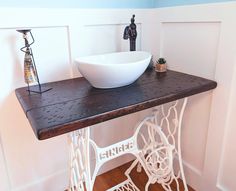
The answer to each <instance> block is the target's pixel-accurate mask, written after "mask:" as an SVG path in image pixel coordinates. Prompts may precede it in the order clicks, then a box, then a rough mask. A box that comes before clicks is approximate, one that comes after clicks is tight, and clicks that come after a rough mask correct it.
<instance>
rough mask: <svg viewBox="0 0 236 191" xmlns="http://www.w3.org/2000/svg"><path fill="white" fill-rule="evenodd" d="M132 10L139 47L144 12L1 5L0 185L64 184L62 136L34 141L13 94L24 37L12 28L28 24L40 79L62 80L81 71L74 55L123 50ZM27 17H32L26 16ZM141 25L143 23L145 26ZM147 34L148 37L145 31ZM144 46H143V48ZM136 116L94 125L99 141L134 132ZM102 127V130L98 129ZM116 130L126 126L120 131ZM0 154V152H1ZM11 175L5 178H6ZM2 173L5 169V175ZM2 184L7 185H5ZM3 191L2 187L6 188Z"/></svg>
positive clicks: (51, 187)
mask: <svg viewBox="0 0 236 191" xmlns="http://www.w3.org/2000/svg"><path fill="white" fill-rule="evenodd" d="M132 14H136V23H137V27H138V38H137V49H138V50H140V49H143V48H142V47H141V45H142V44H144V45H145V38H143V31H142V27H143V26H144V27H145V26H147V25H148V24H147V23H148V21H147V22H146V20H147V18H148V17H147V15H149V13H148V10H82V9H64V10H63V9H62V10H60V9H1V10H0V17H1V18H8V19H7V20H6V21H5V22H1V23H0V42H1V46H2V47H3V48H2V49H1V52H0V57H1V60H0V83H1V90H2V91H1V92H0V103H1V105H0V132H1V137H2V142H1V144H2V145H1V146H2V147H0V151H1V148H3V149H4V154H5V156H4V157H5V158H6V165H7V168H6V169H8V170H5V165H4V163H2V162H1V165H3V167H4V169H3V170H4V173H3V174H2V173H1V174H0V175H1V177H0V180H1V181H2V180H4V183H2V182H1V186H2V187H3V186H4V189H5V188H7V186H8V185H10V188H9V190H19V191H28V190H37V191H40V190H42V191H43V190H65V189H66V187H67V185H68V174H67V166H68V148H67V140H66V135H64V136H59V137H56V138H53V139H50V140H46V141H37V139H36V137H35V135H34V133H33V131H32V130H31V127H30V125H29V123H28V121H27V118H26V117H25V115H24V113H23V112H22V109H21V107H20V104H19V103H18V101H17V99H16V96H15V94H14V89H15V88H17V87H20V86H24V85H25V84H24V81H23V71H22V70H23V62H22V61H23V57H24V54H23V53H22V52H20V50H19V49H20V47H22V46H23V45H24V41H23V39H22V35H21V34H19V33H17V32H16V31H15V30H16V28H22V27H24V28H32V29H33V30H32V33H33V35H34V38H35V44H33V45H32V49H33V52H34V56H35V60H36V65H37V68H38V73H39V76H40V80H41V82H49V81H56V80H62V79H66V78H71V77H76V76H79V75H80V74H79V73H78V71H77V67H76V65H75V64H74V62H73V60H74V59H75V58H76V57H78V56H85V55H91V54H99V53H105V52H114V51H125V50H128V49H129V42H128V41H124V40H123V39H122V37H123V30H124V27H125V25H128V24H129V22H130V18H131V17H132ZM29 16H30V17H29ZM143 23H144V24H143ZM145 36H147V35H145ZM146 47H147V46H146ZM138 120H139V114H134V115H128V116H125V117H123V118H122V119H115V120H111V121H108V122H106V123H102V124H99V125H97V126H94V127H92V129H93V130H92V136H93V137H94V139H95V140H96V141H97V142H98V145H100V146H102V145H107V144H110V143H112V142H114V141H117V140H120V139H122V138H123V137H128V136H129V134H130V133H132V131H133V128H134V127H135V125H136V123H137V121H138ZM101 126H102V128H101ZM120 128H122V129H126V130H125V131H123V130H122V131H120ZM1 154H2V152H1ZM130 159H131V157H130V156H124V157H123V158H119V160H116V161H112V162H111V163H109V164H108V165H107V166H105V168H103V169H102V172H104V171H106V170H109V169H111V168H114V167H116V166H117V165H120V164H123V163H125V162H127V161H128V160H130ZM7 171H8V174H9V179H10V180H9V181H5V180H8V177H7ZM5 172H6V173H5ZM5 183H6V186H5ZM4 191H5V190H4Z"/></svg>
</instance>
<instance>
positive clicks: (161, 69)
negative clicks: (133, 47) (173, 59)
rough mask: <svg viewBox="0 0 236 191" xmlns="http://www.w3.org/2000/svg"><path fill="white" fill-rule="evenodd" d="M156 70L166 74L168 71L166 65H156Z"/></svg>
mask: <svg viewBox="0 0 236 191" xmlns="http://www.w3.org/2000/svg"><path fill="white" fill-rule="evenodd" d="M155 70H156V72H166V70H167V67H166V64H156V66H155Z"/></svg>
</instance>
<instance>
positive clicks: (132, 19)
mask: <svg viewBox="0 0 236 191" xmlns="http://www.w3.org/2000/svg"><path fill="white" fill-rule="evenodd" d="M134 18H135V15H133V16H132V18H131V23H134V21H135V19H134Z"/></svg>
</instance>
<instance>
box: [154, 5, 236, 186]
mask: <svg viewBox="0 0 236 191" xmlns="http://www.w3.org/2000/svg"><path fill="white" fill-rule="evenodd" d="M235 8H236V4H235V3H223V4H208V5H195V6H179V7H171V8H162V9H158V10H157V12H156V30H157V31H158V33H157V34H158V35H157V36H156V37H155V38H156V42H158V43H157V46H153V49H152V52H154V53H156V54H157V55H158V56H163V57H166V58H167V62H168V64H169V68H171V69H175V70H179V71H183V72H188V73H191V74H195V75H199V76H202V77H207V78H211V79H215V80H216V81H217V82H218V87H217V89H216V90H215V91H214V93H213V96H211V94H210V93H205V94H201V95H198V96H194V97H192V98H191V99H190V102H189V103H190V104H189V105H188V107H187V112H186V114H185V119H184V128H183V156H184V160H185V169H186V174H187V181H188V183H189V184H190V185H191V186H193V187H194V188H195V189H196V190H201V191H209V190H211V191H214V190H219V189H223V188H225V189H226V190H227V189H228V190H235V189H236V188H235V187H233V185H232V184H233V182H232V179H230V178H228V177H233V176H234V174H235V172H236V171H235V170H234V169H235V168H231V169H230V170H229V166H230V165H233V166H235V164H232V159H231V157H233V156H231V155H232V153H231V155H230V154H229V150H230V149H231V150H232V149H233V148H232V147H230V146H229V145H230V143H231V144H232V139H230V138H229V137H228V138H225V139H224V140H226V141H225V149H224V150H225V152H222V151H223V150H222V144H223V137H224V134H225V132H226V131H227V129H228V128H229V126H231V128H232V125H233V124H232V123H233V122H231V125H229V122H228V115H229V114H230V113H232V112H231V111H230V110H231V107H232V103H233V102H230V101H228V100H229V98H230V95H231V89H232V87H234V86H235V84H234V83H233V81H232V79H233V75H234V73H233V71H234V64H235V53H236V43H235V40H236V37H235V30H236V27H235V26H236V22H235V21H234V20H233V19H232V18H233V17H235V16H236V15H235ZM226 63H227V64H226ZM231 131H232V129H231ZM230 141H231V142H230ZM226 151H228V152H227V153H228V156H227V158H226V156H225V155H224V153H226ZM227 159H228V160H227ZM220 160H222V162H221V171H219V168H220ZM226 161H228V162H230V161H231V163H227V164H228V165H226ZM222 166H224V167H222ZM225 168H226V169H225ZM223 169H224V170H223ZM222 173H224V175H222ZM217 177H218V178H217ZM223 177H224V178H223ZM226 183H228V184H226ZM229 183H230V184H229Z"/></svg>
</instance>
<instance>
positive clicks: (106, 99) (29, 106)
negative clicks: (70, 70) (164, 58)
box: [16, 70, 217, 140]
mask: <svg viewBox="0 0 236 191" xmlns="http://www.w3.org/2000/svg"><path fill="white" fill-rule="evenodd" d="M42 86H43V87H51V88H53V89H52V90H50V91H48V92H45V93H43V94H31V95H29V94H28V92H27V87H24V88H19V89H16V96H17V98H18V100H19V102H20V103H21V106H22V108H23V110H24V112H25V114H26V116H27V117H28V120H29V122H30V124H31V126H32V128H33V131H34V133H35V135H36V136H37V138H38V139H39V140H43V139H48V138H51V137H55V136H58V135H61V134H64V133H68V132H71V131H74V130H77V129H81V128H84V127H87V126H90V125H94V124H97V123H101V122H104V121H107V120H110V119H113V118H117V117H120V116H124V115H127V114H130V113H134V112H137V111H141V110H144V109H147V108H151V107H154V106H157V105H161V104H164V103H167V102H170V101H174V100H177V99H181V98H184V97H188V96H191V95H194V94H198V93H201V92H205V91H208V90H211V89H214V88H215V87H216V86H217V83H216V82H214V81H212V80H207V79H204V78H200V77H196V76H192V75H188V74H184V73H180V72H175V71H171V70H168V71H167V72H166V73H161V74H158V73H156V72H155V71H154V70H147V71H146V72H145V73H144V74H143V75H142V76H141V77H140V78H139V79H138V80H137V81H136V82H134V83H133V84H131V85H129V86H125V87H121V88H114V89H96V88H93V87H92V86H91V85H90V84H89V83H88V81H87V80H86V79H85V78H82V77H81V78H75V79H69V80H63V81H57V82H51V83H46V84H43V85H42Z"/></svg>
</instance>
